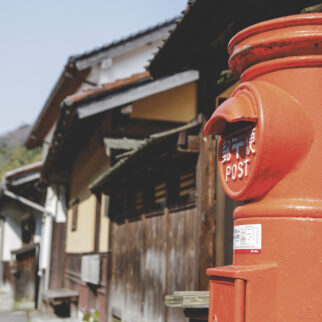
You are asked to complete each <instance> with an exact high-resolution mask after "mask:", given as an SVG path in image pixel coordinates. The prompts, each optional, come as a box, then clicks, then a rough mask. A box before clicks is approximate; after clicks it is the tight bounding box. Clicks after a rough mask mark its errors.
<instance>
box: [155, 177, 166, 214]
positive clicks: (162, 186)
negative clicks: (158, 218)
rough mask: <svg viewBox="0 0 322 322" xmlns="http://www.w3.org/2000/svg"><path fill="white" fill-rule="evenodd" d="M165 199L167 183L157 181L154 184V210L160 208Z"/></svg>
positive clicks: (164, 203) (164, 204)
mask: <svg viewBox="0 0 322 322" xmlns="http://www.w3.org/2000/svg"><path fill="white" fill-rule="evenodd" d="M166 201H167V184H166V182H158V183H157V184H155V185H154V207H153V208H154V210H162V209H164V207H165V206H166Z"/></svg>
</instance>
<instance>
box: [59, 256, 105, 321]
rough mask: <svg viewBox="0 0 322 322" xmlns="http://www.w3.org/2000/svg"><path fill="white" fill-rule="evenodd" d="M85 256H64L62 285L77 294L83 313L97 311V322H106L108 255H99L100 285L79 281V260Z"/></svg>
mask: <svg viewBox="0 0 322 322" xmlns="http://www.w3.org/2000/svg"><path fill="white" fill-rule="evenodd" d="M82 255H85V254H66V262H65V274H64V283H65V287H66V288H68V289H71V290H75V291H77V292H78V293H79V300H78V308H79V309H80V310H81V311H82V312H83V313H84V312H91V311H92V310H97V311H98V312H99V321H100V322H105V321H106V307H107V292H106V287H107V277H106V274H107V271H108V266H107V265H108V262H109V260H110V259H109V256H110V255H109V254H108V253H99V255H100V260H101V273H100V276H101V278H100V284H99V285H91V284H88V283H85V282H83V281H82V280H81V259H82Z"/></svg>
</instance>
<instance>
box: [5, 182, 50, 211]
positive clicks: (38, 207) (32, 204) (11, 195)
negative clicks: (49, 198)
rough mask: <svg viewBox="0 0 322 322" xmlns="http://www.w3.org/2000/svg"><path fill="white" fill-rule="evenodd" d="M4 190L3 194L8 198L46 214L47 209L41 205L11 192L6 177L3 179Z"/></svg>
mask: <svg viewBox="0 0 322 322" xmlns="http://www.w3.org/2000/svg"><path fill="white" fill-rule="evenodd" d="M2 189H3V193H4V194H5V195H6V196H7V197H9V198H12V199H14V200H16V201H19V202H21V203H23V204H25V205H27V206H29V207H31V208H34V209H36V210H38V211H40V212H44V213H45V212H46V208H45V207H43V206H41V205H39V204H37V203H35V202H33V201H31V200H29V199H27V198H25V197H22V196H19V195H17V194H15V193H13V192H12V191H9V190H8V188H7V185H6V178H5V177H4V178H3V179H2ZM50 215H51V216H53V214H50Z"/></svg>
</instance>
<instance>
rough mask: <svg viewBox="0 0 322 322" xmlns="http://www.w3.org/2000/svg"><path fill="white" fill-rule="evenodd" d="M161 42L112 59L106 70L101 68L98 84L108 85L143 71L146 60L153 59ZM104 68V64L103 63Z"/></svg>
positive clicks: (146, 63)
mask: <svg viewBox="0 0 322 322" xmlns="http://www.w3.org/2000/svg"><path fill="white" fill-rule="evenodd" d="M160 45H161V40H158V41H154V42H152V43H150V44H147V45H144V46H142V47H139V48H136V49H134V50H131V51H129V52H127V53H125V54H122V55H120V56H116V57H114V58H112V64H108V65H110V66H109V67H108V68H101V73H100V79H99V83H100V84H104V83H109V82H113V81H115V80H117V79H121V78H125V77H129V76H131V75H133V74H137V73H141V72H144V71H145V68H144V67H145V66H146V65H148V60H149V59H151V58H152V57H153V54H154V53H155V52H156V51H157V47H158V46H160ZM102 65H103V67H104V62H103V64H102Z"/></svg>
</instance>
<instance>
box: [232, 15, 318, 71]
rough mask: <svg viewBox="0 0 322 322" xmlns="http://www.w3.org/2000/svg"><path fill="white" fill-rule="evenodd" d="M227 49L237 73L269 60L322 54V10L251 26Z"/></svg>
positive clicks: (237, 35)
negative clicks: (321, 11)
mask: <svg viewBox="0 0 322 322" xmlns="http://www.w3.org/2000/svg"><path fill="white" fill-rule="evenodd" d="M228 52H229V54H230V59H229V67H230V69H231V70H232V71H233V72H234V73H235V74H238V75H240V74H242V73H243V72H244V71H245V70H246V69H247V68H248V67H250V66H252V65H255V64H257V63H261V62H264V61H267V60H273V59H278V58H285V57H294V56H304V55H322V13H309V14H300V15H293V16H287V17H282V18H277V19H272V20H268V21H265V22H261V23H258V24H255V25H253V26H250V27H248V28H246V29H244V30H242V31H240V32H239V33H237V34H236V35H235V36H234V37H233V38H232V39H231V41H230V43H229V45H228Z"/></svg>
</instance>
